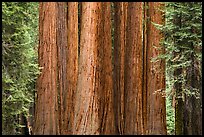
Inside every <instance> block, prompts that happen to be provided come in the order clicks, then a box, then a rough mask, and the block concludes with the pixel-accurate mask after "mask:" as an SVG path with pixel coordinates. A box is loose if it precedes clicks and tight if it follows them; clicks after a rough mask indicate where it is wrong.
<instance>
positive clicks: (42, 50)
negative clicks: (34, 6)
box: [33, 2, 59, 135]
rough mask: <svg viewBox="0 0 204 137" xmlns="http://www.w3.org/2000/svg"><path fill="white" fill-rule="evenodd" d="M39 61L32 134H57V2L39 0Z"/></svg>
mask: <svg viewBox="0 0 204 137" xmlns="http://www.w3.org/2000/svg"><path fill="white" fill-rule="evenodd" d="M39 12H40V14H39V24H40V25H39V32H40V34H39V37H40V43H39V49H38V55H39V65H40V67H42V72H41V74H40V76H39V77H38V79H37V99H36V109H35V110H36V111H35V123H34V131H33V132H34V135H39V134H41V135H46V134H47V135H51V134H53V135H57V134H59V118H58V101H57V95H58V92H57V45H56V13H57V9H56V3H55V2H40V8H39Z"/></svg>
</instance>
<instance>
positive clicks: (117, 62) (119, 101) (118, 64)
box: [113, 2, 127, 134]
mask: <svg viewBox="0 0 204 137" xmlns="http://www.w3.org/2000/svg"><path fill="white" fill-rule="evenodd" d="M126 23H127V2H115V3H114V61H113V63H114V70H113V73H114V110H115V124H116V125H115V126H116V131H117V134H124V107H125V106H124V59H125V56H124V55H125V52H124V49H125V42H126V35H125V34H126Z"/></svg>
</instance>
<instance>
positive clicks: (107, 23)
mask: <svg viewBox="0 0 204 137" xmlns="http://www.w3.org/2000/svg"><path fill="white" fill-rule="evenodd" d="M101 14H102V17H101V26H100V27H101V28H102V30H101V32H100V33H101V35H100V36H101V37H100V38H99V41H100V45H99V46H98V51H99V52H101V51H102V52H103V54H101V55H102V56H101V57H102V58H101V60H102V62H99V63H101V64H100V65H102V68H103V69H102V75H101V78H102V77H103V78H102V80H103V81H101V82H102V83H103V85H102V86H103V89H102V91H100V92H101V94H102V96H101V97H100V102H101V106H100V107H101V111H99V114H100V113H102V115H101V117H100V120H101V131H100V132H101V133H100V134H115V122H114V120H115V119H114V110H113V103H114V102H113V72H112V43H111V3H110V2H103V3H102V13H101ZM99 79H100V78H99Z"/></svg>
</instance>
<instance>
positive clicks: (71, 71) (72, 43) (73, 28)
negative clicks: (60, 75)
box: [62, 2, 78, 134]
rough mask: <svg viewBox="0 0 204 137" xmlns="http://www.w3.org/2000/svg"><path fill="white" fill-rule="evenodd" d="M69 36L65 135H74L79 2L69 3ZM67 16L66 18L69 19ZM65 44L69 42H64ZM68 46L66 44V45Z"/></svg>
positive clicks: (64, 112) (64, 120) (64, 116)
mask: <svg viewBox="0 0 204 137" xmlns="http://www.w3.org/2000/svg"><path fill="white" fill-rule="evenodd" d="M67 16H68V20H67V23H68V24H67V29H68V30H67V32H66V33H65V35H66V34H67V35H68V36H67V35H66V36H67V40H68V44H67V47H65V48H64V49H66V55H67V58H66V63H65V64H66V70H65V71H66V72H65V73H66V74H67V81H66V82H65V81H64V82H65V83H66V84H67V88H66V90H64V92H65V94H64V96H63V110H64V111H63V127H62V128H63V129H64V131H63V133H62V134H72V129H73V127H72V126H73V119H74V98H75V97H74V95H75V92H76V89H77V77H78V2H68V14H67ZM67 16H66V17H67ZM64 42H65V43H66V42H67V41H64ZM64 45H66V44H64Z"/></svg>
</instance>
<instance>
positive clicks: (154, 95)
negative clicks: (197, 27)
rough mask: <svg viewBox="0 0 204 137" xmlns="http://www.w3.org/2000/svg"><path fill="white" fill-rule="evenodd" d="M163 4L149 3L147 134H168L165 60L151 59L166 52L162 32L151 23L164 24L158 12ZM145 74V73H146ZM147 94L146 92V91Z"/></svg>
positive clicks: (145, 121)
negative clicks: (162, 43) (162, 46)
mask: <svg viewBox="0 0 204 137" xmlns="http://www.w3.org/2000/svg"><path fill="white" fill-rule="evenodd" d="M162 5H163V4H161V3H158V2H148V3H147V6H148V10H147V11H146V12H147V13H146V15H147V18H148V19H147V18H146V19H147V24H146V27H147V28H146V29H147V35H146V40H147V41H146V44H147V45H146V51H145V52H146V53H145V55H146V59H147V60H146V70H145V71H146V80H147V81H146V82H147V83H146V93H145V94H146V97H145V98H146V102H145V101H143V103H146V108H147V110H146V114H147V115H146V116H145V117H146V119H145V120H144V123H145V125H146V127H145V130H146V134H166V132H167V131H166V106H165V97H164V96H163V92H162V91H163V90H164V89H165V69H164V68H165V63H164V61H163V60H159V61H156V62H152V61H151V59H152V58H154V57H157V56H158V55H159V54H161V53H163V52H164V49H163V48H161V45H160V44H159V43H160V40H161V38H162V37H163V36H162V34H161V33H160V31H159V30H158V29H157V28H156V27H155V26H154V25H153V24H152V23H151V22H154V23H157V24H163V23H164V19H163V17H162V12H161V11H159V10H158V8H161V6H162ZM144 73H145V72H144ZM144 92H145V91H144Z"/></svg>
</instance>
